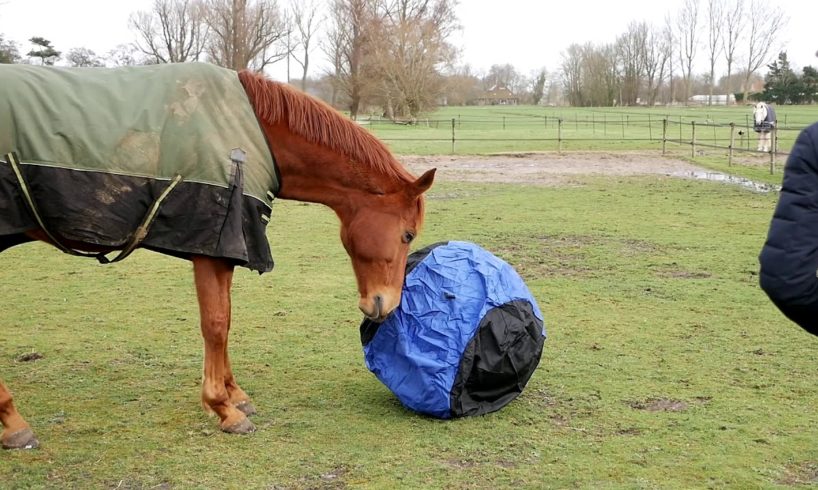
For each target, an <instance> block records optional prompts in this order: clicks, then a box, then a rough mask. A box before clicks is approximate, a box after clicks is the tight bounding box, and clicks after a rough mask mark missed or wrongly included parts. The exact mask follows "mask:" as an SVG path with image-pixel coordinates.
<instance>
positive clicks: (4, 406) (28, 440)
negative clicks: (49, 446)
mask: <svg viewBox="0 0 818 490" xmlns="http://www.w3.org/2000/svg"><path fill="white" fill-rule="evenodd" d="M0 422H2V424H3V428H4V429H3V435H2V437H0V440H2V444H3V449H34V448H36V447H38V446H39V445H40V443H39V442H38V441H37V438H36V437H34V432H32V431H31V427H29V425H28V423H27V422H26V421H25V419H23V416H22V415H20V413H19V412H17V409H16V408H14V401H13V399H12V397H11V392H9V390H8V388H6V385H5V384H3V382H2V381H0Z"/></svg>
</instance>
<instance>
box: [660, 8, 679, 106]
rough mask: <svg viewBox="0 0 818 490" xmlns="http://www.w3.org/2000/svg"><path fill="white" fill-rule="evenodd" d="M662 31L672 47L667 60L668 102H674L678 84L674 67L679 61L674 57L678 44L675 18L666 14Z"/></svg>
mask: <svg viewBox="0 0 818 490" xmlns="http://www.w3.org/2000/svg"><path fill="white" fill-rule="evenodd" d="M662 32H663V33H664V39H665V42H666V43H667V44H668V46H669V49H670V52H669V53H668V55H669V56H668V62H667V75H668V98H667V102H668V103H669V104H673V103H674V102H676V85H677V84H676V77H675V76H674V75H675V73H676V72H675V71H674V67H675V66H676V64H675V61H677V60H676V59H674V53H675V49H674V47H675V46H676V41H677V39H676V28H675V25H674V23H673V20H672V19H671V17H670V15H666V16H665V26H664V29H663V30H662ZM677 58H678V57H677Z"/></svg>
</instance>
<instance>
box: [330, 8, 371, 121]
mask: <svg viewBox="0 0 818 490" xmlns="http://www.w3.org/2000/svg"><path fill="white" fill-rule="evenodd" d="M376 7H377V6H376V4H375V0H333V2H332V5H331V8H330V29H329V35H328V41H327V44H326V46H325V52H327V54H328V56H329V58H330V59H331V60H332V61H333V65H334V73H333V77H334V79H335V83H336V86H337V88H338V91H339V92H341V93H343V94H345V95H346V97H347V98H348V101H349V112H350V117H351V118H352V119H355V118H357V117H358V111H359V110H360V108H361V104H362V102H363V101H364V100H365V99H366V97H368V96H369V95H370V93H371V91H372V90H373V88H372V85H373V81H372V79H371V78H370V77H367V76H365V73H364V71H365V69H366V68H367V63H368V60H367V57H368V56H371V45H370V39H371V36H372V33H373V32H374V30H375V29H373V26H375V25H376V22H377V21H376V19H377V11H376Z"/></svg>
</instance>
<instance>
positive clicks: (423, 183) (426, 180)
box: [412, 168, 437, 196]
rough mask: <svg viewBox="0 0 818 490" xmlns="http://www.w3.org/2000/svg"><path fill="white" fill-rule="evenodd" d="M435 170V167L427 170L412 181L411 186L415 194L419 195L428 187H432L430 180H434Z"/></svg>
mask: <svg viewBox="0 0 818 490" xmlns="http://www.w3.org/2000/svg"><path fill="white" fill-rule="evenodd" d="M435 171H437V169H436V168H433V169H431V170H427V171H426V172H425V173H424V174H423V175H421V176H420V177H419V178H418V179H417V180H416V181H414V182H413V183H412V188H413V189H414V192H415V195H417V196H419V195H421V194H423V193H424V192H426V191H427V190H429V187H432V182H434V181H435Z"/></svg>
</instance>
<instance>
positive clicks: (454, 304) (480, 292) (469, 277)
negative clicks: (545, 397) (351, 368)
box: [364, 241, 545, 418]
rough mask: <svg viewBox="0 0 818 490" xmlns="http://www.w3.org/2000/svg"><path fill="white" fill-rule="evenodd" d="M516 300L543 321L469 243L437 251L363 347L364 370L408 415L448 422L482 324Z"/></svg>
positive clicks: (505, 268)
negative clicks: (464, 364)
mask: <svg viewBox="0 0 818 490" xmlns="http://www.w3.org/2000/svg"><path fill="white" fill-rule="evenodd" d="M518 300H524V301H528V302H529V303H531V304H532V307H533V310H534V314H535V316H536V317H537V318H539V319H540V320H543V315H542V312H541V311H540V309H539V307H538V306H537V303H536V301H535V300H534V297H533V296H532V295H531V292H530V291H529V290H528V287H527V286H526V285H525V283H524V282H523V280H522V278H521V277H520V276H519V274H517V272H516V271H515V270H514V269H513V268H512V267H511V266H510V265H508V264H507V263H506V262H504V261H503V260H501V259H499V258H498V257H496V256H494V255H493V254H491V253H490V252H488V251H486V250H484V249H483V248H481V247H479V246H478V245H475V244H473V243H470V242H456V241H452V242H449V243H448V244H445V245H441V246H438V247H436V248H434V249H433V250H432V251H431V252H430V253H429V255H428V256H427V257H426V258H425V259H423V261H422V262H420V263H419V264H418V265H417V266H416V267H415V268H414V269H412V271H411V272H410V273H409V274H407V276H406V280H405V282H404V286H403V296H402V298H401V303H400V306H399V307H398V308H397V309H396V310H395V311H394V312H393V313H392V315H390V316H389V318H387V319H386V321H385V322H384V323H383V324H381V326H380V327H379V328H378V331H377V333H376V334H375V336H374V337H373V339H372V341H370V342H369V343H368V344H367V345H366V346H364V358H365V361H366V366H367V368H369V370H370V371H372V372H373V373H374V374H375V376H377V378H378V379H379V380H380V381H381V382H382V383H384V384H385V385H386V386H387V387H388V388H389V389H390V390H391V391H392V392H393V393H394V394H395V395H396V396H397V397H398V399H399V400H400V401H401V403H403V405H405V406H406V407H408V408H409V409H411V410H414V411H417V412H421V413H424V414H428V415H432V416H434V417H438V418H449V417H451V407H450V399H449V395H450V393H451V390H452V385H453V384H454V380H455V377H456V376H457V370H458V368H459V366H460V360H461V357H462V355H463V352H464V351H465V349H466V346H467V345H468V343H469V342H470V341H471V339H472V338H473V337H474V335H475V334H476V330H477V327H478V326H479V325H480V321H481V319H482V318H483V316H484V315H485V314H486V312H488V311H489V310H490V309H492V308H495V307H498V306H500V305H503V304H505V303H508V302H511V301H518ZM543 336H545V328H543Z"/></svg>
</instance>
